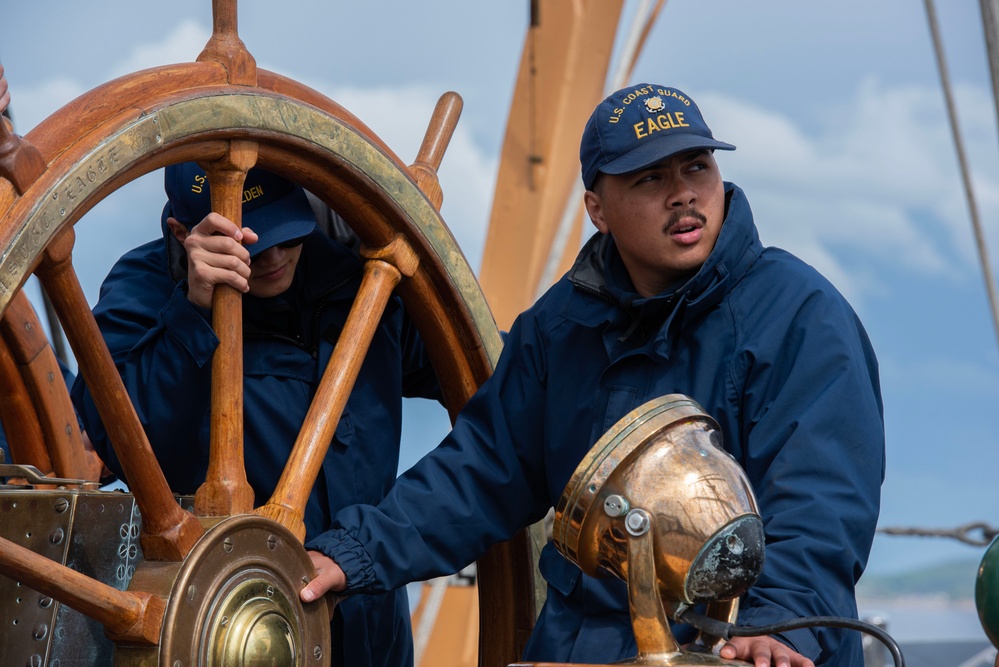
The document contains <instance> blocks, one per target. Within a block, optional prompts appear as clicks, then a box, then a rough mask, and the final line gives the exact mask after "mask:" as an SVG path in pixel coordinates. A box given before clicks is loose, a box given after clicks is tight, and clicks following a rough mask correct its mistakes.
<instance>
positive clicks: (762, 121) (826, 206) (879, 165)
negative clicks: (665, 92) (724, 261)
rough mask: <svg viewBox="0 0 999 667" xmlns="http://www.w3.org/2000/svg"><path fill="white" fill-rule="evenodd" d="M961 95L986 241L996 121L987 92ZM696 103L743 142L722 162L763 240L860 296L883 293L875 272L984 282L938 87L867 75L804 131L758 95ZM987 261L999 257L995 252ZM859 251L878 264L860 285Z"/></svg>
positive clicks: (991, 217)
mask: <svg viewBox="0 0 999 667" xmlns="http://www.w3.org/2000/svg"><path fill="white" fill-rule="evenodd" d="M958 92H959V95H958V102H959V108H960V109H961V110H962V113H961V116H962V122H963V123H965V126H966V128H967V131H965V132H963V134H965V136H967V137H971V138H972V139H973V141H970V140H969V141H968V142H967V143H968V145H969V146H974V149H973V150H970V151H969V153H971V154H972V158H974V161H973V173H974V176H975V188H976V194H977V195H978V203H979V208H980V210H981V213H982V219H983V220H987V221H988V222H989V226H988V229H987V238H988V237H990V236H995V235H996V234H999V222H996V220H995V219H996V215H995V214H996V213H997V212H999V181H997V179H996V176H995V173H996V172H995V169H991V170H990V169H987V168H986V167H993V166H994V165H995V164H996V157H995V155H996V139H995V128H994V121H993V114H992V113H990V112H989V108H990V104H989V102H988V97H989V95H988V94H987V93H986V91H984V90H982V89H981V88H973V87H969V86H964V87H961V88H959V91H958ZM701 98H702V101H701V102H700V104H701V106H702V108H704V109H705V114H706V115H707V116H708V117H709V118H710V122H711V124H712V127H713V129H714V132H715V135H716V136H718V137H719V138H722V139H725V140H731V141H733V142H734V143H736V144H737V145H738V147H739V148H738V150H737V151H735V153H733V154H731V155H729V154H719V161H720V163H721V165H722V171H723V173H724V174H725V175H726V178H730V179H731V180H733V181H735V182H736V183H738V184H739V185H741V186H743V187H744V188H745V189H746V191H747V194H748V196H749V199H750V202H751V203H752V204H753V208H754V211H755V213H756V217H757V222H758V224H759V226H760V228H761V236H763V238H764V242H765V243H768V244H772V245H779V246H782V247H785V248H787V249H788V250H791V251H792V252H794V253H796V254H798V255H799V256H801V257H802V258H803V259H805V260H806V261H808V262H809V263H812V264H813V265H815V266H816V267H817V268H819V269H820V270H821V271H822V272H823V273H825V274H826V275H827V277H829V278H830V279H831V280H832V281H833V282H834V283H835V284H836V285H837V286H838V287H839V288H840V289H841V290H842V291H843V292H844V293H846V294H847V295H848V297H850V298H851V299H854V300H856V299H859V298H861V297H862V296H863V295H865V294H869V293H871V292H872V291H873V292H879V291H881V290H883V289H884V286H883V285H879V284H878V283H877V282H871V280H870V279H871V278H872V277H875V274H876V271H904V272H910V273H919V274H927V275H934V276H938V277H941V278H945V279H949V280H969V279H977V277H978V273H979V269H978V261H977V255H976V250H975V247H974V243H973V237H972V235H971V225H970V222H969V216H968V209H967V205H966V203H965V199H964V190H963V186H962V184H961V181H960V175H959V172H958V170H957V162H956V160H955V158H954V155H955V149H954V146H953V143H952V140H951V133H950V128H949V125H948V124H947V119H946V116H944V115H943V114H944V107H943V102H942V98H941V93H940V92H939V90H934V89H929V88H920V87H914V86H886V85H884V84H882V83H881V82H879V81H878V80H877V79H874V78H869V79H867V80H865V81H863V82H862V83H860V84H859V85H858V87H857V88H856V90H854V91H852V92H849V91H848V92H845V93H844V95H843V96H842V97H841V98H840V99H841V103H840V104H837V105H836V106H835V107H829V108H827V109H826V110H825V111H824V112H823V113H822V117H821V118H818V119H816V127H815V128H810V129H808V130H806V129H805V128H804V127H802V126H801V121H798V122H795V121H794V120H792V119H791V118H789V117H788V116H786V115H784V114H782V113H781V112H780V111H778V110H775V109H771V108H767V107H764V106H761V105H760V104H759V103H758V102H756V101H755V100H745V99H737V98H733V97H730V96H726V95H722V94H708V95H701ZM989 151H990V152H989ZM997 243H999V241H997ZM992 254H993V258H994V259H995V258H996V257H999V248H997V249H996V251H993V253H992ZM858 255H861V256H865V257H869V258H873V259H875V260H876V261H877V263H878V266H879V268H877V269H876V270H875V271H874V272H872V271H868V272H867V275H865V276H864V280H857V279H856V275H855V269H853V268H852V266H851V265H853V264H856V258H857V256H858ZM851 260H853V261H851Z"/></svg>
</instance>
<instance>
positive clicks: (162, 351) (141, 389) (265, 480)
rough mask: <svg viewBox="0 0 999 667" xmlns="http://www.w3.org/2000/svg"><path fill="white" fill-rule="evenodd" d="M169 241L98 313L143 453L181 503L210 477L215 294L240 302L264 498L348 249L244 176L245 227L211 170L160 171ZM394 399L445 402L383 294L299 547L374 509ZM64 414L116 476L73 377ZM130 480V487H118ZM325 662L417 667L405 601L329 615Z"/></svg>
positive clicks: (292, 200)
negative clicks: (337, 517)
mask: <svg viewBox="0 0 999 667" xmlns="http://www.w3.org/2000/svg"><path fill="white" fill-rule="evenodd" d="M165 187H166V192H167V198H168V201H167V204H166V206H165V207H164V210H163V215H162V219H161V223H162V230H163V237H162V238H159V239H157V240H155V241H152V242H150V243H147V244H145V245H143V246H140V247H139V248H136V249H135V250H132V251H131V252H129V253H127V254H125V255H124V256H123V257H122V258H121V259H120V260H119V261H118V262H117V263H116V264H115V266H114V267H113V268H112V269H111V272H110V274H109V275H108V277H107V279H106V280H105V281H104V283H103V285H102V286H101V293H100V299H99V301H98V302H97V305H96V306H95V308H94V317H95V318H96V320H97V323H98V325H99V327H100V329H101V333H102V334H103V335H104V339H105V341H106V342H107V345H108V348H109V350H110V351H111V355H112V357H113V359H114V361H115V364H116V365H117V367H118V370H119V372H120V374H121V377H122V380H123V381H124V383H125V387H126V389H127V390H128V393H129V396H130V398H131V400H132V403H133V405H134V406H135V409H136V412H137V413H138V415H139V419H140V420H141V422H142V425H143V427H144V428H145V431H146V434H147V435H148V437H149V441H150V444H151V445H152V447H153V450H154V451H155V453H156V457H157V459H158V461H159V463H160V466H161V468H162V469H163V472H164V474H165V475H166V478H167V480H168V482H169V483H170V486H171V488H172V489H173V491H174V492H175V493H182V494H190V493H194V492H195V491H196V490H197V488H198V487H199V486H200V485H201V483H202V482H203V481H204V479H205V476H206V473H207V469H208V455H209V427H210V419H211V416H210V406H211V366H212V364H211V359H212V354H213V353H214V351H215V349H216V347H217V346H218V338H217V337H216V336H215V333H214V331H213V329H212V326H211V307H212V293H213V291H214V288H215V286H216V285H220V284H226V285H231V286H232V287H234V288H236V289H237V290H239V291H240V292H242V293H243V294H244V296H243V307H242V312H243V322H242V324H243V349H244V352H243V403H244V414H243V420H244V455H245V461H246V475H247V479H248V480H249V482H250V485H251V486H252V488H253V490H254V493H255V496H256V504H257V505H261V504H263V503H264V502H265V501H267V500H268V499H269V498H270V496H271V493H272V492H273V491H274V488H275V486H276V485H277V481H278V477H279V476H280V473H281V471H282V470H283V468H284V465H285V462H286V460H287V459H288V455H289V453H290V451H291V447H292V445H293V444H294V442H295V438H296V436H297V435H298V432H299V429H300V428H301V426H302V424H303V423H304V422H305V415H306V413H307V411H308V408H309V405H310V403H311V401H312V397H313V396H314V395H315V391H316V388H317V387H318V385H319V381H320V379H321V377H322V373H323V371H324V369H325V368H326V365H327V363H328V361H329V359H330V356H331V354H332V352H333V347H334V345H335V344H336V342H337V340H338V338H339V335H340V332H341V330H342V329H343V326H344V323H345V322H346V320H347V315H348V313H349V311H350V308H351V305H352V304H353V301H354V297H355V295H356V294H357V290H358V287H359V285H360V278H361V273H362V262H361V260H360V258H359V257H358V255H357V253H356V252H355V251H353V250H351V249H350V248H348V247H346V246H345V245H343V244H341V243H340V242H337V241H335V240H333V239H332V238H330V237H328V236H327V235H326V234H324V233H323V232H322V231H319V230H318V229H317V224H316V215H315V213H314V212H313V208H312V207H311V205H310V203H309V200H308V199H307V197H306V194H305V191H304V190H303V189H302V188H301V187H299V186H297V185H294V184H293V183H290V182H289V181H287V180H285V179H284V178H281V177H279V176H277V175H275V174H271V173H268V172H266V171H263V170H261V169H251V170H250V171H249V172H248V173H247V176H246V181H245V184H244V192H243V208H242V221H243V224H244V225H245V226H244V227H243V228H242V229H239V228H238V227H237V226H236V225H235V224H234V223H233V222H231V221H230V220H228V219H227V218H225V217H223V216H221V215H219V214H217V213H212V212H211V196H210V189H209V184H208V182H207V179H206V176H205V172H204V171H203V170H202V169H201V168H200V167H198V166H197V165H196V164H193V163H187V164H180V165H173V166H170V167H167V168H166V169H165ZM402 396H420V397H427V398H434V399H437V398H439V387H438V384H437V380H436V377H435V376H434V374H433V369H432V367H431V365H430V360H429V357H428V356H427V354H426V353H425V350H424V348H423V345H422V343H421V342H420V339H419V336H418V335H417V331H416V328H415V326H414V325H413V324H412V322H411V320H410V319H409V317H407V315H406V313H405V311H404V310H403V306H402V302H401V301H400V300H399V298H398V297H393V298H392V299H391V300H390V301H389V303H388V305H387V307H386V309H385V313H384V315H383V316H382V318H381V321H380V323H379V326H378V329H377V330H376V332H375V335H374V338H373V340H372V342H371V347H370V349H369V351H368V354H367V356H366V357H365V361H364V364H363V365H362V366H361V369H360V371H359V375H358V378H357V381H356V383H355V386H354V389H353V391H352V392H351V395H350V398H349V400H348V402H347V405H346V408H345V409H344V411H343V415H342V417H341V418H340V422H339V424H338V425H337V428H336V432H335V434H334V437H333V439H332V442H331V443H330V447H329V451H328V452H327V455H326V458H325V459H324V460H323V464H322V469H321V471H320V473H319V476H318V478H317V480H316V484H315V486H314V487H313V489H312V493H311V495H310V496H309V499H308V502H307V505H306V509H305V527H306V538H307V539H308V538H311V537H314V536H317V535H319V534H321V533H322V532H323V531H325V530H327V529H328V528H329V527H330V521H331V519H332V515H333V514H334V513H335V512H336V511H337V510H338V509H340V508H342V507H345V506H347V505H349V504H352V503H358V502H360V503H370V504H376V503H378V502H379V501H380V500H381V499H382V498H383V497H384V495H385V493H386V491H387V490H388V489H389V487H390V486H391V485H392V482H393V480H394V479H395V476H396V474H397V469H398V464H399V438H400V434H401V431H402V424H401V421H402ZM73 399H74V403H75V404H76V406H77V409H78V410H79V412H80V414H81V417H82V419H83V422H84V424H85V426H86V429H87V431H88V432H89V433H90V436H91V439H92V440H93V442H94V445H95V447H96V448H97V450H98V452H100V453H101V455H102V456H103V457H104V459H105V461H106V462H107V463H108V465H109V467H110V468H111V469H112V470H113V471H114V472H115V473H116V474H117V475H118V476H119V477H121V476H122V474H123V473H122V470H121V467H120V465H119V463H118V459H117V456H115V453H114V451H113V449H112V448H111V445H110V443H109V441H108V435H107V432H106V430H105V428H104V425H103V424H102V423H101V420H100V417H99V415H98V414H97V410H96V407H95V405H94V402H93V399H92V397H91V395H90V392H89V391H88V389H87V387H86V385H85V383H84V382H83V381H82V379H79V378H78V379H77V382H76V384H75V386H74V388H73ZM126 481H127V480H126ZM332 631H333V646H334V647H335V648H336V651H335V652H334V655H333V656H332V658H333V660H332V661H333V664H334V665H347V666H349V667H367V666H369V665H370V666H372V667H374V666H380V667H397V666H399V665H407V664H408V665H411V664H412V662H413V645H412V634H411V628H410V610H409V602H408V599H407V597H406V591H405V589H404V588H403V589H400V590H398V591H390V592H385V593H380V594H374V595H362V596H356V597H355V598H351V599H350V600H346V601H344V602H343V603H342V604H340V605H338V606H337V609H336V612H335V614H334V618H333V624H332Z"/></svg>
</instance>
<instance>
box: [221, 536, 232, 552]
mask: <svg viewBox="0 0 999 667" xmlns="http://www.w3.org/2000/svg"><path fill="white" fill-rule="evenodd" d="M222 548H223V549H225V552H226V553H231V552H232V538H231V537H227V538H225V539H224V540H222Z"/></svg>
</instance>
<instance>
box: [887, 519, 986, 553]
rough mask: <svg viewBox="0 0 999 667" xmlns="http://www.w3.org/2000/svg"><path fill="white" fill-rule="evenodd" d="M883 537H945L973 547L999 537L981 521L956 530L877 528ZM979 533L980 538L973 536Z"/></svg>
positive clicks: (983, 545)
mask: <svg viewBox="0 0 999 667" xmlns="http://www.w3.org/2000/svg"><path fill="white" fill-rule="evenodd" d="M878 532H879V533H884V534H885V535H908V536H916V537H947V538H950V539H953V540H957V541H958V542H964V543H965V544H970V545H972V546H975V547H987V546H988V545H989V544H991V543H992V540H993V539H995V536H996V535H999V530H997V529H995V528H993V527H991V526H989V525H988V524H987V523H983V522H981V521H974V522H972V523H966V524H964V525H962V526H957V527H956V528H879V529H878ZM976 532H977V533H979V534H980V537H976V536H975V535H974V534H975V533H976Z"/></svg>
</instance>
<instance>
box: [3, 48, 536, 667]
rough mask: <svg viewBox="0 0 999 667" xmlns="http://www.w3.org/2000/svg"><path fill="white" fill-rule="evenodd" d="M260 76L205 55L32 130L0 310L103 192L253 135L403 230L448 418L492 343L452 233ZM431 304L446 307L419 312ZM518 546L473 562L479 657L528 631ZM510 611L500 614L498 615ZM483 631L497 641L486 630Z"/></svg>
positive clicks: (387, 161) (350, 144)
mask: <svg viewBox="0 0 999 667" xmlns="http://www.w3.org/2000/svg"><path fill="white" fill-rule="evenodd" d="M152 76H169V77H171V80H172V81H174V82H175V83H176V85H175V88H174V90H173V91H171V92H169V93H160V94H154V95H149V94H146V93H143V90H142V86H141V85H139V83H140V81H141V80H142V79H143V78H146V79H148V78H150V77H152ZM258 82H259V85H258V86H257V87H246V86H227V85H226V73H225V70H224V68H222V67H220V66H219V65H217V64H214V63H193V64H185V65H174V66H168V67H163V68H157V69H156V70H149V71H146V72H139V73H136V74H134V75H129V76H127V77H123V78H122V79H118V80H116V81H113V82H111V83H109V84H106V85H105V86H102V87H100V88H98V89H95V90H93V91H91V92H90V93H88V94H86V95H84V96H83V97H81V98H79V99H78V100H76V101H74V102H72V103H70V104H69V105H67V106H66V107H64V108H63V109H62V110H61V111H59V112H57V113H56V114H55V115H54V116H52V117H50V118H49V119H48V120H46V121H45V122H43V123H42V124H41V125H39V126H38V127H37V128H36V129H35V130H33V131H32V132H31V133H29V134H28V136H27V137H26V139H27V140H28V141H29V142H30V143H32V144H33V145H34V146H36V148H38V150H39V152H40V153H41V155H42V157H43V158H44V160H45V162H46V163H47V165H48V166H47V169H46V170H45V171H44V172H43V173H42V174H41V176H40V177H39V178H38V179H37V180H36V181H35V182H34V183H32V184H31V185H30V186H29V187H28V188H27V189H26V191H25V192H24V195H23V196H21V197H17V195H16V193H15V192H14V190H13V188H12V187H11V186H10V185H9V184H8V183H6V182H3V181H0V216H2V219H0V248H2V249H3V250H2V252H3V254H2V256H0V316H2V314H3V312H4V311H5V310H6V308H7V305H8V304H9V302H10V299H11V298H12V296H13V294H14V293H16V292H17V291H18V290H19V289H20V288H21V287H22V286H23V284H24V282H25V280H26V279H27V276H28V275H29V274H30V272H31V271H32V270H33V269H34V268H35V266H36V265H37V264H38V262H39V261H40V259H41V257H42V254H43V251H44V250H45V248H46V247H47V246H48V244H49V243H50V242H51V241H52V239H53V238H55V237H56V236H57V235H58V233H59V232H60V231H61V230H62V229H64V228H65V227H66V225H73V224H75V223H76V222H77V221H78V220H79V219H81V218H82V217H83V215H84V214H85V213H86V212H87V211H89V210H90V209H91V208H92V207H93V206H94V205H96V204H97V203H98V202H99V201H101V200H102V199H103V198H104V197H105V196H107V195H108V194H110V193H111V192H113V191H114V190H116V189H118V188H120V187H121V186H123V185H124V184H126V183H127V182H129V181H131V180H133V179H134V178H137V177H138V176H140V175H143V174H145V173H148V172H150V171H153V170H155V169H157V168H160V167H162V166H165V165H167V164H172V163H177V162H183V161H187V160H204V159H213V158H215V157H217V156H218V155H219V154H220V153H221V152H222V150H224V145H225V142H226V141H228V140H230V139H246V138H249V139H250V140H252V141H255V142H258V145H259V159H258V162H257V164H258V165H260V166H262V167H265V168H268V169H270V170H272V171H275V172H277V173H280V174H282V175H284V176H286V177H288V178H290V179H292V180H294V181H297V182H299V183H300V184H302V185H303V186H305V187H306V188H308V189H309V190H311V191H313V192H315V193H316V194H318V195H319V196H320V197H321V198H323V199H324V200H325V201H326V202H327V204H333V205H334V206H335V207H336V209H337V210H339V211H340V212H342V213H344V214H345V216H346V217H348V218H350V219H351V221H352V222H353V223H356V226H355V231H356V232H357V233H358V236H360V238H361V240H362V241H363V242H364V243H365V244H367V245H369V246H372V247H381V246H383V245H386V244H387V243H389V242H391V240H392V239H393V237H394V236H395V235H397V234H403V235H405V236H406V237H407V240H408V241H409V242H410V243H411V245H412V246H413V248H414V250H416V252H417V254H418V255H419V256H420V258H421V263H420V267H419V269H418V270H417V273H416V274H415V275H414V276H412V277H411V278H409V279H407V280H405V281H404V282H403V283H402V284H401V285H400V286H399V288H398V292H399V294H400V295H401V296H402V298H403V300H404V302H405V303H406V305H407V307H408V308H409V310H410V313H411V315H412V316H413V318H414V320H415V322H416V324H417V326H418V328H419V329H420V331H421V334H422V335H423V337H424V340H425V342H426V343H427V346H428V350H429V352H430V355H431V358H432V360H433V362H434V365H435V368H436V369H437V371H438V375H439V376H440V377H441V381H442V384H443V390H444V394H445V401H446V403H447V405H448V408H449V411H450V412H451V413H452V416H453V415H454V414H456V413H457V411H458V409H460V407H461V405H463V404H464V402H465V400H467V398H468V397H469V396H471V394H472V393H473V392H474V390H475V389H476V388H477V387H478V385H479V384H481V383H482V382H483V381H484V380H485V379H486V378H487V377H488V375H489V374H490V373H491V370H492V367H493V365H494V364H495V361H496V359H497V358H498V355H499V350H500V348H501V341H500V338H499V334H498V331H497V330H496V327H495V323H494V321H493V319H492V316H491V313H490V312H489V310H488V307H487V306H486V303H485V300H484V298H483V296H482V293H481V291H480V290H479V288H478V284H477V282H476V280H475V277H474V275H473V274H472V272H471V270H470V268H469V267H468V265H467V262H466V261H465V259H464V257H463V255H462V253H461V251H460V249H459V248H458V246H457V244H456V243H455V242H454V239H453V237H452V236H451V234H450V232H449V231H448V230H447V228H446V227H445V226H444V225H443V223H442V222H441V220H440V217H439V214H438V213H437V211H436V209H435V208H434V207H433V206H432V205H431V204H430V202H429V201H428V200H427V198H426V197H425V196H424V194H423V193H422V192H421V191H420V190H419V188H418V187H417V186H416V185H415V183H414V182H413V181H412V179H411V178H410V176H409V171H408V169H407V168H406V166H405V165H404V164H402V163H401V162H400V161H399V160H398V158H396V157H395V156H394V155H392V154H391V151H389V150H388V149H387V148H385V147H384V145H383V144H382V143H381V142H380V141H379V140H378V139H377V137H375V136H374V135H373V134H370V131H368V130H367V129H366V128H364V127H363V125H362V124H361V123H359V122H358V121H356V119H354V118H353V117H352V116H351V115H350V114H349V113H347V112H346V111H344V110H343V109H342V108H340V107H339V106H338V105H336V104H335V103H334V102H332V101H331V100H328V99H327V98H325V97H323V96H321V95H319V94H318V93H316V92H315V91H312V90H311V89H308V88H306V87H305V86H301V85H300V84H297V83H295V82H293V81H290V80H288V79H285V78H283V77H280V76H278V75H274V74H271V73H268V72H265V71H263V70H259V71H258ZM178 91H179V92H178ZM435 303H436V304H443V305H442V306H441V307H439V308H437V309H434V308H425V306H428V305H431V304H435ZM88 315H89V314H88ZM456 352H460V354H456ZM500 548H502V547H500ZM524 548H525V547H524V545H523V543H521V544H518V545H517V546H515V547H513V548H512V550H511V551H510V552H509V553H508V554H507V555H500V554H499V552H497V551H496V550H495V549H494V551H493V552H492V553H491V554H490V556H489V557H488V558H487V559H486V560H487V561H488V562H489V563H490V565H489V567H488V568H486V567H485V566H484V565H483V566H482V567H481V571H480V579H481V581H480V585H482V584H483V583H485V582H486V580H487V579H488V580H490V581H491V582H492V583H490V584H489V587H490V589H491V590H495V591H496V592H497V593H499V594H498V595H496V596H492V599H491V600H490V601H489V602H486V603H485V604H486V605H488V606H490V607H491V609H490V610H488V613H487V617H488V623H485V624H484V625H483V653H482V656H483V660H484V661H487V662H490V663H491V662H494V661H497V662H498V661H504V662H509V661H511V660H513V659H515V658H516V657H517V656H518V655H519V648H520V646H522V645H523V642H524V641H525V640H526V635H527V633H529V632H530V627H531V626H532V625H533V618H534V616H535V612H534V602H535V599H534V597H533V595H531V593H532V592H533V590H532V586H531V584H530V583H528V584H527V589H526V590H527V591H528V592H527V594H526V595H522V594H521V592H522V591H524V590H525V589H522V588H520V587H518V586H516V585H515V586H511V585H510V581H511V579H517V580H518V581H519V580H520V578H521V577H522V576H527V577H528V578H530V577H531V575H530V574H529V573H530V572H532V571H533V567H532V566H531V565H530V564H527V565H526V567H525V565H524V563H523V562H522V561H520V560H519V559H520V558H522V557H526V551H523V552H522V551H521V550H523V549H524ZM522 553H523V556H522V555H521V554H522ZM511 557H512V560H513V561H516V562H510V560H509V559H510V558H511ZM503 559H507V560H506V562H501V561H503ZM497 565H501V566H502V567H497ZM494 568H495V569H494ZM487 570H488V572H487ZM493 571H495V572H496V573H497V575H498V577H494V576H493V575H491V574H489V573H491V572H493ZM521 573H523V574H521ZM500 597H502V598H503V599H502V600H501V599H500ZM513 607H517V609H518V610H517V611H516V612H512V615H511V616H507V614H508V613H509V612H503V611H500V610H501V609H504V608H506V609H510V608H513ZM484 610H485V608H484ZM514 616H515V617H516V619H515V620H514V618H513V617H514ZM490 633H492V634H493V635H495V639H489V638H487V637H486V635H487V634H490ZM490 646H491V647H492V648H490ZM489 655H495V656H496V659H495V660H492V659H489V658H488V656H489Z"/></svg>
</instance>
